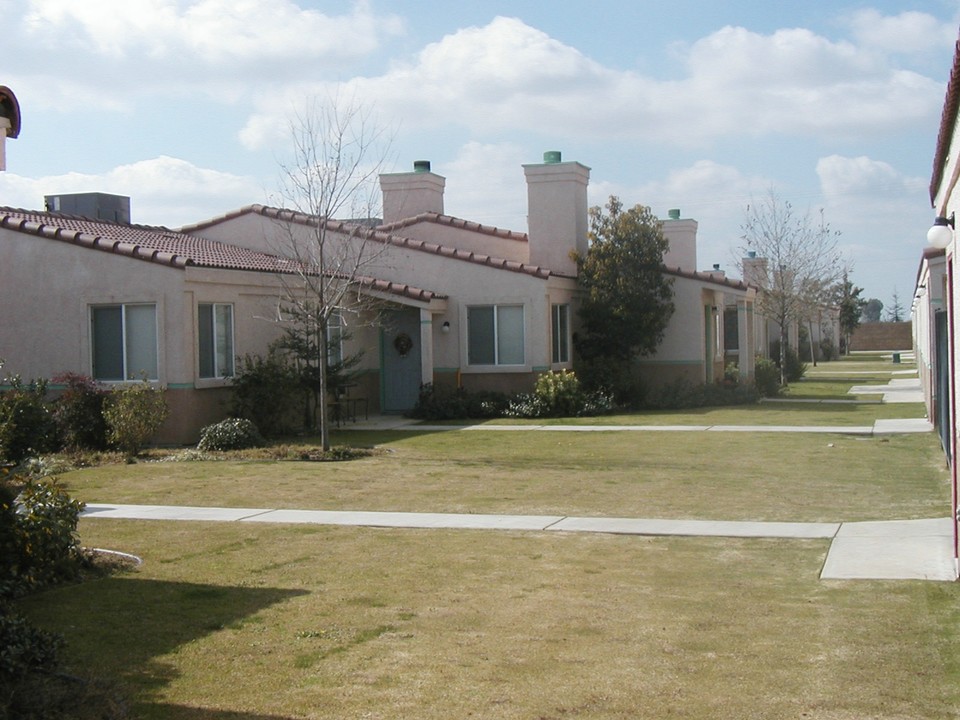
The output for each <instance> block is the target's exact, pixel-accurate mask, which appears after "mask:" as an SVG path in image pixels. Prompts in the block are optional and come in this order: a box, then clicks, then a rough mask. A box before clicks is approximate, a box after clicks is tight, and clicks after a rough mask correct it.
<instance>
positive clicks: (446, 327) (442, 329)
mask: <svg viewBox="0 0 960 720" xmlns="http://www.w3.org/2000/svg"><path fill="white" fill-rule="evenodd" d="M440 332H442V333H443V334H447V333H448V332H450V321H449V320H444V321H443V325H441V326H440Z"/></svg>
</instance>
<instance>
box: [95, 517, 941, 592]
mask: <svg viewBox="0 0 960 720" xmlns="http://www.w3.org/2000/svg"><path fill="white" fill-rule="evenodd" d="M83 516H84V517H86V518H92V519H98V518H99V519H130V520H176V521H206V522H243V523H291V524H306V525H342V526H353V527H381V528H421V529H436V528H446V529H457V530H521V531H541V532H589V533H610V534H616V535H655V536H680V537H729V538H786V539H795V540H831V541H832V542H831V544H830V550H829V552H828V553H827V560H826V563H825V564H824V567H823V571H822V573H821V575H820V577H821V578H822V579H824V580H854V579H882V580H942V581H952V580H955V579H956V575H955V570H954V561H953V534H952V528H951V524H950V519H949V518H940V519H936V520H902V521H892V522H860V523H799V522H732V521H726V520H659V519H644V518H610V517H572V516H563V515H481V514H456V513H406V512H370V511H343V510H279V509H273V508H218V507H181V506H171V505H115V504H105V503H89V504H88V505H87V507H86V509H85V510H84V512H83Z"/></svg>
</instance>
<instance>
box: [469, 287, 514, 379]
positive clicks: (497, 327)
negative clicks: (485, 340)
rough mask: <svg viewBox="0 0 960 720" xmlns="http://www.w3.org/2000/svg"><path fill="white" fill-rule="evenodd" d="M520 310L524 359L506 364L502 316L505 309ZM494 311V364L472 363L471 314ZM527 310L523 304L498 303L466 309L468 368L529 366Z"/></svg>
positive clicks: (492, 339) (471, 306) (472, 306)
mask: <svg viewBox="0 0 960 720" xmlns="http://www.w3.org/2000/svg"><path fill="white" fill-rule="evenodd" d="M507 308H509V309H517V308H519V309H520V352H521V354H522V358H521V359H520V362H510V363H508V362H504V361H503V360H502V358H501V357H500V333H501V322H500V314H501V312H502V311H503V310H504V309H507ZM489 309H492V310H493V335H492V337H491V341H492V343H493V362H492V363H471V362H470V354H471V353H470V350H471V342H472V341H473V338H471V337H470V312H471V311H472V310H489ZM526 324H527V309H526V307H525V306H524V305H523V303H510V302H504V303H496V304H474V305H468V306H467V308H466V328H467V333H466V334H467V338H466V343H467V347H466V351H467V352H466V358H467V366H468V367H470V368H482V367H496V368H522V367H525V366H526V364H527V328H526Z"/></svg>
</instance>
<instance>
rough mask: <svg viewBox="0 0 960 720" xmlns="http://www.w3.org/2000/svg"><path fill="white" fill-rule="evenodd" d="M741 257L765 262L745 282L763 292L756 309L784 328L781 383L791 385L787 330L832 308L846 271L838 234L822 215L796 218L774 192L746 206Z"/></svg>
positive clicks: (751, 268) (755, 266)
mask: <svg viewBox="0 0 960 720" xmlns="http://www.w3.org/2000/svg"><path fill="white" fill-rule="evenodd" d="M741 231H742V233H743V234H742V235H741V240H742V241H743V243H744V245H743V246H742V247H741V250H742V252H741V253H740V255H741V257H744V256H747V255H751V256H755V257H757V258H759V259H761V261H760V262H754V263H752V264H751V265H750V266H749V277H747V275H748V272H747V268H746V267H745V266H744V264H743V261H741V270H744V278H745V279H746V280H747V281H748V282H751V283H753V284H756V285H758V286H759V287H760V293H759V296H758V302H757V306H758V310H759V311H760V313H761V314H762V315H763V316H765V317H767V318H769V319H771V320H773V321H774V322H776V323H777V325H778V326H779V328H780V382H781V384H784V385H785V384H786V382H787V375H786V369H787V347H788V344H789V333H788V331H789V328H790V326H791V324H793V323H798V324H799V323H802V322H803V321H804V320H806V319H807V318H810V317H812V316H814V315H815V313H816V310H817V308H819V307H823V306H825V305H828V304H829V296H830V289H831V288H832V287H833V286H835V285H836V284H837V283H838V282H840V281H841V280H842V278H843V273H844V270H845V269H846V266H845V265H844V263H843V258H842V255H841V253H840V250H839V249H838V248H837V236H838V235H839V233H837V232H834V231H833V230H831V229H830V226H829V224H828V223H827V222H826V221H825V219H824V215H823V211H822V210H821V211H820V212H819V213H818V216H817V218H816V219H815V220H814V219H812V218H811V217H810V213H809V212H807V213H804V214H798V213H797V212H796V211H795V210H794V208H793V205H792V204H791V203H790V202H788V201H786V200H783V199H782V198H781V197H780V196H779V195H778V194H777V193H776V191H774V190H773V189H771V190H770V191H769V193H768V194H767V196H766V197H765V198H764V199H763V200H762V201H760V202H759V203H756V204H752V205H748V206H747V208H746V212H745V219H744V223H743V225H742V226H741Z"/></svg>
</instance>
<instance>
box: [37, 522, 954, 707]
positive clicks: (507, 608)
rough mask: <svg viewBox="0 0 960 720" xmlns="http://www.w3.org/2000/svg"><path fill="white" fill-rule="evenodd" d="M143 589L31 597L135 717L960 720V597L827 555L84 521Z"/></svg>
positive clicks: (819, 547)
mask: <svg viewBox="0 0 960 720" xmlns="http://www.w3.org/2000/svg"><path fill="white" fill-rule="evenodd" d="M82 532H83V538H84V541H85V542H86V543H88V544H91V545H99V546H109V547H120V548H123V549H125V550H128V551H132V552H135V553H138V554H141V555H142V556H143V557H144V559H145V564H144V565H143V566H142V568H140V569H139V570H138V571H136V572H135V573H133V574H130V575H126V576H120V577H114V578H110V579H106V580H102V581H98V582H94V583H90V584H87V585H84V586H80V587H72V588H64V589H61V590H57V591H54V592H49V593H46V594H44V595H41V596H40V597H38V598H35V599H33V600H31V602H30V607H29V610H30V613H31V615H32V616H33V617H34V618H35V619H38V620H40V621H41V622H44V623H48V624H51V625H54V626H60V627H62V624H63V618H69V621H68V626H67V629H66V635H67V639H68V648H69V654H70V657H71V659H72V661H73V662H74V663H75V664H77V665H78V666H83V667H86V668H88V669H90V670H92V671H96V672H100V673H105V674H109V675H111V676H114V677H117V678H119V679H120V680H121V681H122V682H123V683H124V684H125V685H126V687H127V688H128V690H129V691H130V693H131V695H132V696H133V697H135V698H136V701H137V702H136V707H135V709H136V711H137V713H138V717H144V718H157V719H159V718H163V719H164V720H177V719H180V720H199V719H200V718H203V719H205V720H206V719H209V720H267V719H269V718H384V719H386V718H427V719H429V718H444V719H446V718H467V717H475V718H524V719H547V718H549V719H551V720H561V719H563V718H571V717H576V718H630V719H633V718H666V717H683V718H704V719H707V718H709V719H711V720H714V719H716V718H731V719H733V718H736V719H737V720H739V719H741V718H822V719H824V720H845V719H850V720H853V719H857V720H859V719H860V718H889V719H893V718H896V719H898V720H901V719H903V718H930V719H931V720H933V719H936V720H942V719H943V718H951V717H960V714H958V707H960V695H958V688H960V666H958V659H960V649H958V648H960V643H958V640H960V611H958V607H960V605H958V600H960V597H958V587H957V586H956V585H954V584H945V583H918V582H821V581H819V580H818V579H817V575H818V573H819V570H820V566H821V564H822V562H823V560H824V557H825V553H826V550H827V543H826V542H822V541H782V540H781V541H774V540H728V539H700V538H670V539H668V538H639V537H620V536H605V535H585V534H569V535H565V534H546V533H514V532H487V531H462V532H457V531H442V530H437V531H422V530H383V529H379V530H378V529H361V528H329V527H303V526H300V527H296V526H259V525H258V526H256V527H251V526H249V525H237V524H208V523H166V522H130V521H111V520H86V521H84V522H83V528H82Z"/></svg>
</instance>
